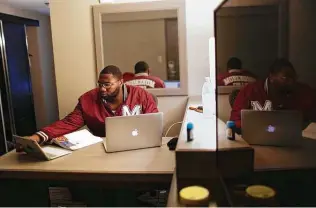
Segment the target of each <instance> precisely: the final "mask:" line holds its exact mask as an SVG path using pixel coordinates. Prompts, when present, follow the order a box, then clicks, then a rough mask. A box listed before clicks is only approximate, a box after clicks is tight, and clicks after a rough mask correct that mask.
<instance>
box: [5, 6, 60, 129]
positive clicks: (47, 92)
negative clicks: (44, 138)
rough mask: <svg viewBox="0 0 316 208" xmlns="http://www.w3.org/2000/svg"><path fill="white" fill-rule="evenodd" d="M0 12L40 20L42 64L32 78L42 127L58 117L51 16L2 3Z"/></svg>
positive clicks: (39, 41) (39, 123) (37, 115)
mask: <svg viewBox="0 0 316 208" xmlns="http://www.w3.org/2000/svg"><path fill="white" fill-rule="evenodd" d="M0 12H1V13H5V14H10V15H14V16H19V17H24V18H30V19H35V20H39V24H40V27H39V28H38V29H37V37H38V47H39V54H40V66H39V68H38V70H37V71H34V70H32V69H31V78H32V88H33V97H34V106H35V115H36V123H37V127H38V128H41V127H43V126H46V125H48V124H50V123H52V122H54V121H55V120H56V119H58V111H57V110H58V107H57V96H56V85H55V80H54V68H53V51H52V41H51V30H50V19H49V16H46V15H42V14H39V13H36V12H29V11H25V10H20V9H16V8H13V7H10V6H8V5H4V4H0ZM39 74H40V75H39ZM34 79H37V80H34Z"/></svg>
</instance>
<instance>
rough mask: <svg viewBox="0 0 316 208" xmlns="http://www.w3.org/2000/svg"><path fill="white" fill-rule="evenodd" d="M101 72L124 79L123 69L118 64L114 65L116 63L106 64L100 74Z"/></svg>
mask: <svg viewBox="0 0 316 208" xmlns="http://www.w3.org/2000/svg"><path fill="white" fill-rule="evenodd" d="M101 74H112V75H113V76H114V77H116V78H118V79H122V77H123V75H122V72H121V70H120V69H119V68H118V67H117V66H114V65H108V66H106V67H105V68H104V69H102V71H101V72H100V75H101Z"/></svg>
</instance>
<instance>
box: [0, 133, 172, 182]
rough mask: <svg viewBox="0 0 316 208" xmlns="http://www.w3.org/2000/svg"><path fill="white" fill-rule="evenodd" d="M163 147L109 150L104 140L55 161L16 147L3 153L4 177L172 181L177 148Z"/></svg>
mask: <svg viewBox="0 0 316 208" xmlns="http://www.w3.org/2000/svg"><path fill="white" fill-rule="evenodd" d="M169 140H170V138H163V146H162V147H161V148H149V149H142V150H133V151H126V152H118V153H106V152H105V150H104V146H103V144H102V143H98V144H95V145H91V146H89V147H86V148H83V149H80V150H77V151H74V152H73V153H72V154H70V155H67V156H64V157H60V158H57V159H55V160H51V161H40V160H37V159H36V158H32V157H30V156H29V155H25V154H22V155H21V154H19V153H16V152H15V151H12V152H10V153H8V154H6V155H4V156H2V157H0V178H8V179H48V180H81V181H115V182H121V183H125V182H133V183H134V182H170V180H171V177H172V174H173V170H174V168H175V158H174V157H175V156H174V152H173V151H170V150H169V149H168V147H167V144H166V143H167V142H168V141H169Z"/></svg>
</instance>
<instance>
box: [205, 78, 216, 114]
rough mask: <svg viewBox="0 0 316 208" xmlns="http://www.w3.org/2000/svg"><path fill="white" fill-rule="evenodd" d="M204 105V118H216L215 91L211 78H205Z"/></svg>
mask: <svg viewBox="0 0 316 208" xmlns="http://www.w3.org/2000/svg"><path fill="white" fill-rule="evenodd" d="M202 103H203V116H204V117H205V118H212V117H213V116H215V114H214V113H215V111H216V106H215V89H214V87H213V86H212V83H211V79H210V77H205V82H204V84H203V88H202Z"/></svg>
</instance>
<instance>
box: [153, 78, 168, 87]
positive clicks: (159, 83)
mask: <svg viewBox="0 0 316 208" xmlns="http://www.w3.org/2000/svg"><path fill="white" fill-rule="evenodd" d="M165 87H166V86H165V83H164V81H162V80H160V79H157V80H155V88H165Z"/></svg>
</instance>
